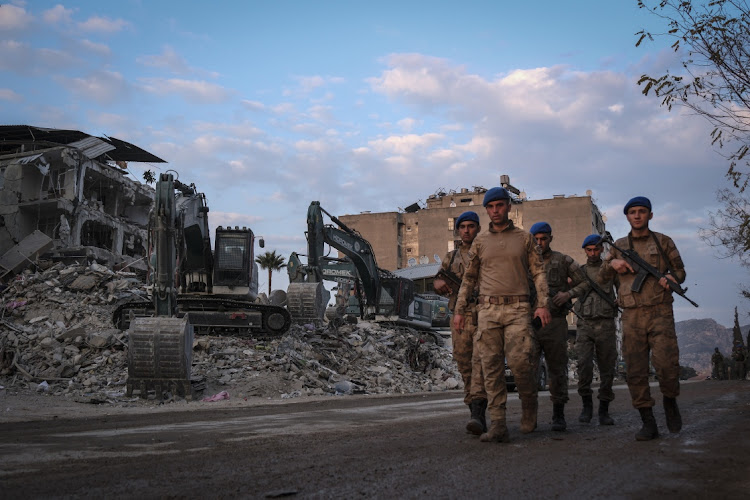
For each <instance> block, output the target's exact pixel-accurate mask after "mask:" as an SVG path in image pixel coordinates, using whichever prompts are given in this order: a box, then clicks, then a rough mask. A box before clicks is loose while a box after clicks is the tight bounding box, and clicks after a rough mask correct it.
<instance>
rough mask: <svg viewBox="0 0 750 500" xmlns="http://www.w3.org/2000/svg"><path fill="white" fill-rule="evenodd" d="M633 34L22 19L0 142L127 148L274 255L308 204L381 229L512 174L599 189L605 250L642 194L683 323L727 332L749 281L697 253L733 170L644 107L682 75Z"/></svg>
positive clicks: (553, 20)
mask: <svg viewBox="0 0 750 500" xmlns="http://www.w3.org/2000/svg"><path fill="white" fill-rule="evenodd" d="M644 27H645V28H648V29H651V30H654V31H659V23H658V19H656V18H655V17H653V16H649V15H648V14H647V13H646V12H644V11H642V10H640V9H638V7H637V4H636V1H635V0H632V1H631V0H580V1H574V2H559V1H537V2H504V1H465V2H461V3H458V2H446V1H429V2H427V1H412V2H403V1H402V2H388V1H385V2H382V1H381V2H343V1H320V2H302V1H298V2H291V1H287V2H284V1H276V2H259V1H247V2H232V1H225V2H213V3H211V4H208V3H206V2H190V1H183V2H173V1H160V2H145V1H127V0H126V1H121V2H83V1H77V2H63V3H58V2H46V1H34V2H20V1H15V2H10V3H5V4H3V5H2V7H0V76H1V78H0V116H2V120H0V121H1V122H2V123H3V124H30V125H36V126H41V127H52V128H72V129H77V130H81V131H84V132H87V133H90V134H93V135H103V134H106V135H110V136H113V137H117V138H120V139H123V140H127V141H130V142H133V143H134V144H137V145H138V146H140V147H143V148H144V149H146V150H148V151H150V152H152V153H154V154H156V155H157V156H160V157H161V158H164V159H165V160H167V161H168V162H169V163H168V165H167V168H171V169H174V170H176V171H177V172H179V176H180V179H181V180H182V181H184V182H188V183H190V182H194V183H195V184H196V185H197V186H198V188H199V189H200V190H202V191H204V192H205V193H206V195H207V198H208V202H209V206H210V208H211V212H210V218H211V223H212V225H213V226H216V225H245V226H250V227H252V228H253V229H254V231H255V232H256V234H258V235H262V236H263V237H264V238H265V240H266V243H267V246H266V249H269V250H270V249H275V250H277V251H279V252H281V253H282V254H283V255H285V256H288V255H289V253H290V252H292V251H298V252H303V251H304V249H305V241H304V230H305V215H306V211H307V206H308V205H309V203H310V201H312V200H320V201H321V204H322V206H323V207H324V208H325V209H326V210H328V211H329V212H331V213H335V214H346V213H358V212H361V211H364V210H370V211H394V210H397V209H398V207H405V206H408V205H410V204H412V203H414V202H416V201H420V200H425V199H426V198H427V197H428V196H429V195H430V194H432V193H434V192H436V191H437V190H438V189H441V188H443V189H458V188H461V187H471V186H484V187H492V186H495V185H497V184H498V182H499V176H500V175H501V174H508V175H510V177H511V181H512V183H513V184H514V185H515V186H518V187H519V188H521V189H523V190H525V191H526V192H527V194H528V195H529V197H531V198H533V199H541V198H549V197H551V196H552V195H554V194H566V195H573V194H579V195H583V194H584V193H585V192H586V190H588V189H591V190H592V191H593V196H594V198H595V200H596V202H597V204H598V206H599V208H600V209H601V210H602V211H603V212H604V213H605V214H606V215H607V216H608V219H609V221H608V226H609V229H610V231H611V232H612V233H613V235H615V236H616V237H618V236H621V235H624V234H625V233H626V231H627V227H626V225H625V220H624V217H623V216H622V206H623V204H624V203H625V202H626V201H627V200H628V199H629V198H630V197H632V196H635V195H645V196H648V197H650V198H651V199H652V202H653V204H654V213H655V218H654V221H653V224H652V228H653V229H654V230H656V231H661V232H665V233H667V234H669V235H670V236H672V237H673V238H674V239H675V241H676V243H677V246H678V248H679V249H680V251H681V252H682V254H683V257H684V260H685V262H686V267H687V272H688V280H687V283H686V284H687V285H688V286H689V288H690V290H689V295H690V296H691V298H693V299H694V300H695V301H696V302H698V303H699V304H701V308H700V309H694V308H693V307H692V306H690V305H689V304H687V303H686V302H684V301H682V300H681V299H679V298H678V299H677V300H676V302H675V313H676V317H677V319H678V320H683V319H689V318H705V317H713V318H715V319H716V320H717V321H719V322H720V323H722V324H724V325H729V326H731V323H732V321H733V308H734V306H735V305H738V306H740V311H741V314H742V315H743V317H744V318H746V313H747V312H748V311H749V310H750V305H748V304H747V301H744V300H743V299H741V298H740V297H739V296H738V290H739V286H740V284H741V283H743V282H748V281H750V280H748V279H747V272H746V270H744V269H742V268H741V267H740V266H739V264H737V263H736V262H732V261H728V260H719V259H716V258H715V254H716V252H715V251H714V250H713V249H711V248H710V247H708V246H706V244H705V243H703V242H702V241H701V240H700V239H699V238H698V230H699V228H700V227H706V225H707V223H708V212H709V211H711V210H715V209H716V208H717V207H716V202H715V191H716V190H717V189H719V188H723V187H727V183H726V180H725V179H724V172H725V171H726V164H725V163H724V162H723V161H722V159H721V158H720V157H719V156H718V155H717V153H716V152H715V151H713V150H712V149H711V147H710V144H709V137H708V133H709V132H710V127H709V125H708V124H706V123H704V122H703V121H701V120H700V118H697V117H694V116H689V115H687V113H683V112H681V111H679V110H677V111H673V112H671V113H668V112H667V111H666V110H664V109H661V108H660V107H659V106H658V101H657V100H655V99H653V98H646V97H643V96H642V95H641V93H640V89H639V88H638V86H637V85H636V82H637V80H638V78H639V77H640V76H641V75H642V74H644V73H658V72H660V71H663V70H664V69H665V68H667V67H668V66H670V65H673V64H674V63H675V56H674V54H673V53H672V51H671V50H670V49H669V48H668V44H667V43H654V44H646V45H645V46H642V47H640V48H636V47H635V42H636V39H637V37H636V36H635V33H636V32H637V31H639V30H640V29H642V28H644ZM145 168H152V169H155V170H158V169H163V168H165V167H164V166H163V165H143V164H131V165H130V170H131V172H132V175H133V176H135V177H136V178H140V177H141V175H142V172H143V170H144V169H145ZM264 279H265V276H261V281H262V282H261V287H263V286H264V283H263V280H264ZM277 287H280V288H285V287H286V276H285V275H281V274H275V275H274V288H277Z"/></svg>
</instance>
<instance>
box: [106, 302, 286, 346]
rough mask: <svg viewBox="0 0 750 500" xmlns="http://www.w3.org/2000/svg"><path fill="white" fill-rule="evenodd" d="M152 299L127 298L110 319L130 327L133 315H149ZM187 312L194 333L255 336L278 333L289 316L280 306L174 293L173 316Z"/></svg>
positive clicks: (280, 334)
mask: <svg viewBox="0 0 750 500" xmlns="http://www.w3.org/2000/svg"><path fill="white" fill-rule="evenodd" d="M153 312H154V305H153V303H152V302H147V301H139V302H128V303H125V304H122V305H120V306H119V307H117V308H116V309H115V311H114V312H113V313H112V323H114V325H115V326H116V327H117V328H119V329H121V330H126V329H128V328H129V327H130V322H131V320H132V319H133V318H137V317H151V316H153ZM186 314H189V318H190V324H191V325H192V326H193V328H194V331H195V334H196V335H234V336H238V337H252V338H255V339H259V340H265V339H273V338H278V337H281V336H282V335H283V334H284V333H286V332H287V331H288V330H289V327H290V326H291V323H292V318H291V316H290V314H289V312H288V311H287V310H286V309H284V308H283V307H280V306H273V305H267V304H257V303H254V302H247V301H244V300H236V299H226V298H218V297H204V296H201V297H178V299H177V314H176V315H177V317H183V316H185V315H186Z"/></svg>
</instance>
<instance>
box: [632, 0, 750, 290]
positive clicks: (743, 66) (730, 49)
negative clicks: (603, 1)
mask: <svg viewBox="0 0 750 500" xmlns="http://www.w3.org/2000/svg"><path fill="white" fill-rule="evenodd" d="M637 1H638V7H640V8H642V9H647V10H649V11H650V12H651V13H653V14H654V15H656V16H657V17H659V18H660V19H662V20H664V21H665V22H666V24H667V30H666V31H665V32H663V33H656V34H654V33H650V32H647V31H645V30H641V31H639V32H638V33H636V35H637V36H638V41H637V43H636V46H639V45H640V44H641V43H642V42H643V41H644V40H646V39H648V40H649V41H654V40H655V39H656V38H661V39H664V38H666V39H668V40H670V41H671V42H672V44H671V47H672V49H673V50H674V51H675V52H676V53H679V55H680V59H681V61H680V62H681V66H682V73H681V74H673V73H670V72H669V71H668V70H667V72H666V73H665V74H663V75H661V76H650V75H643V76H641V78H640V80H639V81H638V84H639V85H641V86H643V94H644V95H646V96H648V95H649V93H652V92H653V94H654V95H656V96H657V97H660V98H661V99H662V100H661V105H662V106H666V107H667V108H668V109H669V110H670V111H671V110H672V106H673V105H680V106H684V107H686V108H688V109H690V110H691V111H693V112H694V113H696V114H698V115H699V116H702V117H704V118H705V119H707V120H708V121H709V123H711V124H712V125H713V127H714V128H713V130H712V131H711V143H712V144H713V145H715V146H717V147H718V149H719V150H721V151H725V152H724V153H722V156H724V157H725V158H726V159H727V161H728V162H729V167H728V169H727V173H726V176H727V178H728V179H729V180H730V181H731V182H732V184H733V185H734V188H735V189H736V190H737V192H734V191H731V190H729V189H723V190H720V191H719V192H718V193H717V198H718V201H719V202H720V203H721V204H722V206H723V207H724V208H722V209H720V210H718V211H716V212H712V213H711V214H710V218H709V227H708V228H702V229H701V231H700V235H701V238H702V239H703V240H704V241H706V242H707V243H708V244H709V245H711V246H714V247H723V254H724V255H723V256H724V257H736V258H738V259H739V261H740V263H741V264H742V265H743V266H745V267H750V257H749V255H750V254H748V252H749V251H750V201H749V200H748V198H747V194H746V193H745V189H746V188H747V187H748V185H749V183H750V168H749V167H750V155H748V153H749V152H750V5H749V4H748V2H747V0H705V1H703V2H698V1H693V0H637ZM727 151H728V152H727ZM742 294H743V295H744V296H745V297H746V298H750V290H748V289H745V290H743V291H742Z"/></svg>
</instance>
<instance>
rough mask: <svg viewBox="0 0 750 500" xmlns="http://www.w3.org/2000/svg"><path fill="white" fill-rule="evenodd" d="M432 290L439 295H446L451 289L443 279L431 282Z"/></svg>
mask: <svg viewBox="0 0 750 500" xmlns="http://www.w3.org/2000/svg"><path fill="white" fill-rule="evenodd" d="M432 286H433V288H435V291H436V292H437V293H439V294H440V295H448V294H450V293H451V289H450V287H449V286H448V283H446V281H445V280H444V279H440V278H437V279H436V280H435V281H433V282H432Z"/></svg>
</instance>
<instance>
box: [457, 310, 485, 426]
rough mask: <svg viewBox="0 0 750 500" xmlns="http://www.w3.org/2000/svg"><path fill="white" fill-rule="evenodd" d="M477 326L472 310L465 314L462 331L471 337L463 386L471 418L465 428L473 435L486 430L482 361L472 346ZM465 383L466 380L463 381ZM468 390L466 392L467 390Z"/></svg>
mask: <svg viewBox="0 0 750 500" xmlns="http://www.w3.org/2000/svg"><path fill="white" fill-rule="evenodd" d="M476 331H477V328H476V325H475V323H474V313H473V311H472V312H471V313H470V314H468V315H467V317H466V323H465V325H464V331H463V333H464V334H465V335H467V336H468V337H469V338H471V341H472V347H471V351H472V352H471V371H470V373H469V382H468V384H469V386H468V387H466V386H465V387H464V391H465V394H467V393H468V396H469V400H470V401H471V402H470V403H469V408H470V410H471V418H470V420H469V421H468V423H467V424H466V430H467V431H468V432H469V433H471V434H474V435H477V436H479V435H481V434H482V433H483V432H487V419H486V416H485V414H486V412H487V392H486V391H485V389H484V377H482V362H481V360H480V358H479V352H478V351H479V350H478V349H477V348H476V347H475V346H474V336H475V334H476ZM464 384H466V382H464ZM467 391H468V392H467Z"/></svg>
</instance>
